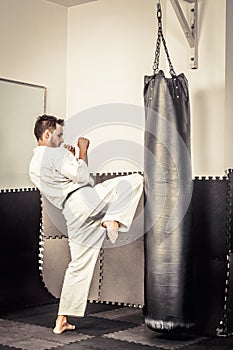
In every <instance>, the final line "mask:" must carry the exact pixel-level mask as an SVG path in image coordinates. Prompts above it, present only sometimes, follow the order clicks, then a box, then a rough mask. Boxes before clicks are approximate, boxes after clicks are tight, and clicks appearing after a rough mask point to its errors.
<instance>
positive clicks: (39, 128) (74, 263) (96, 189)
mask: <svg viewBox="0 0 233 350" xmlns="http://www.w3.org/2000/svg"><path fill="white" fill-rule="evenodd" d="M63 126H64V121H63V119H58V118H56V117H54V116H49V115H42V116H39V117H38V118H37V120H36V123H35V127H34V134H35V137H36V139H37V142H38V146H37V147H36V148H35V149H34V155H33V157H32V160H31V163H30V168H29V173H30V177H31V180H32V181H33V182H34V184H35V185H36V187H37V188H38V189H39V190H40V192H41V193H42V194H43V195H44V196H45V197H46V198H47V199H48V200H49V201H50V202H51V203H52V204H53V205H55V206H56V207H58V208H59V209H62V212H63V214H64V217H65V219H66V224H67V231H68V241H69V248H70V253H71V261H70V263H69V266H68V268H67V270H66V273H65V277H64V282H63V287H62V292H61V297H60V303H59V309H58V316H57V319H56V325H55V328H54V329H53V332H54V333H55V334H61V333H63V332H64V331H66V330H73V329H75V326H73V325H71V324H69V323H68V320H67V316H77V317H83V316H84V314H85V310H86V305H87V299H88V293H89V289H90V284H91V280H92V277H93V272H94V268H95V264H96V261H97V258H98V255H99V251H100V248H101V246H102V243H103V241H104V239H105V237H106V235H107V238H108V239H110V241H111V242H112V243H115V242H116V240H117V237H118V231H122V232H127V231H128V230H129V228H130V226H131V224H132V221H133V218H134V215H135V212H136V208H137V205H138V202H139V200H140V197H141V195H142V191H143V177H142V176H141V175H140V174H132V175H126V176H120V177H116V178H113V179H109V180H106V181H104V182H103V183H101V184H98V185H95V186H94V180H93V178H92V177H91V176H90V174H89V171H88V165H87V152H88V147H89V140H88V139H86V138H84V137H80V138H79V139H78V141H77V148H78V150H79V152H77V153H79V154H76V152H75V147H73V146H70V145H64V144H63V142H64V140H63Z"/></svg>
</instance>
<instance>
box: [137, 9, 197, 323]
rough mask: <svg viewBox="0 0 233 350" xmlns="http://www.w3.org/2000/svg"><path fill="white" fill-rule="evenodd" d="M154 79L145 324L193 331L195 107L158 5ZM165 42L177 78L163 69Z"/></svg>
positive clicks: (150, 84)
mask: <svg viewBox="0 0 233 350" xmlns="http://www.w3.org/2000/svg"><path fill="white" fill-rule="evenodd" d="M157 17H158V39H157V44H156V51H155V61H154V65H153V69H154V74H153V75H152V76H145V85H144V102H145V116H146V121H145V148H144V149H145V154H144V162H145V164H144V173H145V310H144V316H145V323H146V324H147V326H148V327H149V328H151V329H152V330H161V329H163V330H170V329H176V328H180V327H182V328H189V327H191V326H192V325H193V315H192V304H193V300H192V290H193V288H192V249H191V248H192V244H191V210H190V201H191V196H192V171H191V157H190V108H189V92H188V85H187V80H186V77H185V76H184V74H183V73H182V74H179V75H176V73H175V71H174V68H173V66H172V63H171V60H170V57H169V54H168V50H167V47H166V43H165V39H164V36H163V32H162V12H161V7H160V5H158V9H157ZM161 42H162V43H163V46H164V49H165V52H166V57H167V59H168V63H169V67H170V75H171V77H169V78H167V77H165V74H164V72H163V71H162V70H159V55H160V46H161Z"/></svg>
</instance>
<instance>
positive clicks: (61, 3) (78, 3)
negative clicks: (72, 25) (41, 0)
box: [47, 0, 97, 7]
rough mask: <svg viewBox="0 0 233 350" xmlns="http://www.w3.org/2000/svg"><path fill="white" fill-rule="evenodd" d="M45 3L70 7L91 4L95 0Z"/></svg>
mask: <svg viewBox="0 0 233 350" xmlns="http://www.w3.org/2000/svg"><path fill="white" fill-rule="evenodd" d="M47 1H50V2H54V3H56V4H59V5H62V6H65V7H71V6H76V5H81V4H84V3H86V2H92V1H97V0H47Z"/></svg>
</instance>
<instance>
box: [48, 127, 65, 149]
mask: <svg viewBox="0 0 233 350" xmlns="http://www.w3.org/2000/svg"><path fill="white" fill-rule="evenodd" d="M63 142H64V140H63V128H62V126H61V125H59V124H57V125H56V129H55V130H53V131H52V132H50V137H49V146H50V147H59V146H60V145H61V144H62V143H63Z"/></svg>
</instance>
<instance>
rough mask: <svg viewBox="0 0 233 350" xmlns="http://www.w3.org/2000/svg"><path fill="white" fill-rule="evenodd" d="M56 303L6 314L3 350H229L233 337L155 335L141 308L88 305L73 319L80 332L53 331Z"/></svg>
mask: <svg viewBox="0 0 233 350" xmlns="http://www.w3.org/2000/svg"><path fill="white" fill-rule="evenodd" d="M57 307H58V305H57V304H56V303H53V304H49V305H42V306H36V307H30V308H25V309H22V310H18V311H14V312H10V313H4V314H2V315H1V318H0V350H10V349H11V350H12V349H25V350H45V349H59V350H100V349H101V350H115V349H124V350H152V349H153V350H169V349H170V350H176V349H181V350H208V349H209V350H219V349H221V350H226V349H229V350H230V349H233V337H214V336H204V335H197V334H193V333H192V332H179V333H177V332H174V333H172V332H165V333H164V332H153V331H151V330H150V329H148V328H147V327H146V326H145V324H144V320H143V314H142V310H141V309H134V308H129V307H119V306H118V307H116V306H113V305H104V304H88V307H87V312H86V316H85V317H84V318H81V319H77V318H72V317H71V318H69V321H70V323H72V324H75V325H76V330H74V331H69V332H64V333H63V334H61V335H55V334H53V332H52V328H53V326H54V320H55V318H56V312H57Z"/></svg>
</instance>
